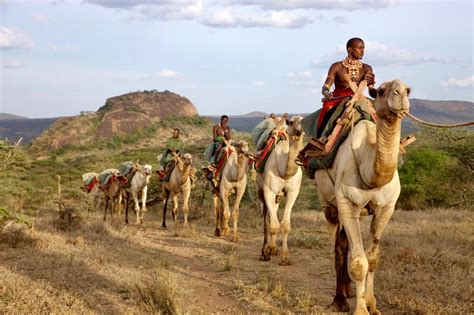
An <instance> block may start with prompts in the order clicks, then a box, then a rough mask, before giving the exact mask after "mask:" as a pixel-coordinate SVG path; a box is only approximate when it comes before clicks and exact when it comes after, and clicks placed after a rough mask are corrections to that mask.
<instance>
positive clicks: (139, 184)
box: [125, 164, 151, 224]
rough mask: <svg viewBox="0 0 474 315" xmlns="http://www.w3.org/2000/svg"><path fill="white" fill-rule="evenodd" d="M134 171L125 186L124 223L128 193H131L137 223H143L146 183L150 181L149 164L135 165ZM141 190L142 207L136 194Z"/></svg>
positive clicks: (126, 220)
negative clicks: (129, 181)
mask: <svg viewBox="0 0 474 315" xmlns="http://www.w3.org/2000/svg"><path fill="white" fill-rule="evenodd" d="M134 167H135V168H136V170H137V171H136V173H135V174H134V175H133V177H132V179H131V183H130V187H128V188H125V192H126V196H127V197H126V201H125V223H126V224H128V203H129V199H130V194H131V195H132V198H133V202H134V210H135V213H136V215H137V221H136V223H137V224H142V223H143V216H144V214H145V212H146V211H147V209H146V199H147V191H148V184H149V183H150V177H151V165H148V164H147V165H144V166H143V167H142V166H140V165H135V166H134ZM139 192H141V194H142V207H141V209H140V204H139V200H138V194H139Z"/></svg>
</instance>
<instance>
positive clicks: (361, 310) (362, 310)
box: [354, 305, 369, 315]
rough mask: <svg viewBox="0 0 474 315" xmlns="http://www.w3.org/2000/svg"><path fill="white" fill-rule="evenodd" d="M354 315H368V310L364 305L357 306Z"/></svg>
mask: <svg viewBox="0 0 474 315" xmlns="http://www.w3.org/2000/svg"><path fill="white" fill-rule="evenodd" d="M354 315H369V311H368V310H367V308H366V307H365V305H364V306H363V307H357V308H356V310H355V312H354Z"/></svg>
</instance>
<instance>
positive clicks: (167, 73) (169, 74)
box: [141, 69, 182, 80]
mask: <svg viewBox="0 0 474 315" xmlns="http://www.w3.org/2000/svg"><path fill="white" fill-rule="evenodd" d="M141 79H144V80H149V79H166V80H181V79H182V75H181V74H179V73H178V72H176V71H175V70H171V69H161V70H160V71H159V72H158V73H156V74H153V75H147V76H144V77H142V78H141Z"/></svg>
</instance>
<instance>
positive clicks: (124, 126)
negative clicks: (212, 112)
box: [31, 91, 208, 152]
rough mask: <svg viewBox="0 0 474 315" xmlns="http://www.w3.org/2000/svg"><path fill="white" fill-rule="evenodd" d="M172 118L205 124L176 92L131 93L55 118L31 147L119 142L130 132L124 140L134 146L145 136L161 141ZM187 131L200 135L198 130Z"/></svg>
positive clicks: (42, 149)
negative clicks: (92, 109) (90, 109)
mask: <svg viewBox="0 0 474 315" xmlns="http://www.w3.org/2000/svg"><path fill="white" fill-rule="evenodd" d="M173 117H180V118H189V119H191V120H189V121H188V123H189V124H190V125H193V126H198V127H199V126H201V125H203V126H205V125H207V124H208V123H207V122H206V119H205V118H201V117H199V116H198V112H197V110H196V108H195V107H194V105H193V104H192V103H191V102H190V101H189V100H188V99H187V98H185V97H182V96H180V95H178V94H175V93H172V92H169V91H164V92H158V91H143V92H133V93H128V94H124V95H120V96H115V97H111V98H109V99H107V101H106V102H105V105H104V106H102V107H100V108H99V110H98V111H97V112H95V113H85V114H83V115H78V116H73V117H65V118H60V119H58V120H57V121H55V122H54V123H53V124H52V125H51V126H50V127H49V128H48V129H46V130H45V131H43V132H42V133H41V135H39V136H38V137H37V138H36V139H35V140H34V141H33V143H32V146H31V150H32V151H33V152H44V151H48V150H56V149H61V148H65V147H82V148H86V147H88V146H91V145H96V144H98V143H102V144H104V143H106V142H108V141H110V140H114V139H115V140H116V141H120V140H117V139H125V138H127V137H129V136H130V135H134V136H133V137H135V139H134V140H135V141H128V142H129V143H132V142H133V143H135V144H138V145H140V144H143V143H141V142H138V141H137V140H145V138H146V137H148V138H157V139H159V140H163V138H164V137H163V133H165V134H166V132H167V128H169V126H168V124H169V122H170V121H173ZM163 120H165V121H164V123H162V121H163ZM174 121H175V122H177V126H176V127H179V126H183V125H186V121H185V120H183V121H181V123H180V122H179V121H178V120H176V119H175V120H174ZM188 131H190V130H188ZM189 134H193V135H201V134H202V132H190V133H189ZM137 135H141V136H142V137H141V138H140V139H138V138H136V137H137ZM166 136H167V135H165V137H166ZM139 137H140V136H139ZM195 138H196V137H195ZM193 140H194V139H193Z"/></svg>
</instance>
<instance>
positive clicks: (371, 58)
mask: <svg viewBox="0 0 474 315" xmlns="http://www.w3.org/2000/svg"><path fill="white" fill-rule="evenodd" d="M346 55H347V52H346V47H345V45H340V46H339V48H338V49H337V50H336V51H334V52H332V53H330V54H326V55H324V56H322V57H321V58H319V59H318V60H314V61H313V62H312V66H313V67H315V68H329V66H330V65H331V64H332V63H334V62H336V61H338V60H342V59H343V58H344V57H345V56H346ZM445 61H446V60H445V59H443V58H440V57H436V56H432V55H425V54H420V53H417V52H413V51H410V50H406V49H401V48H395V47H390V46H388V45H386V44H382V43H379V42H375V41H374V42H373V41H365V55H364V62H367V63H368V64H370V65H374V66H379V67H381V66H387V65H394V64H398V65H417V64H421V63H429V62H438V63H439V62H445Z"/></svg>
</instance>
